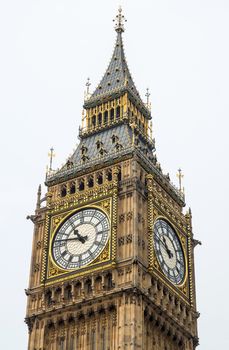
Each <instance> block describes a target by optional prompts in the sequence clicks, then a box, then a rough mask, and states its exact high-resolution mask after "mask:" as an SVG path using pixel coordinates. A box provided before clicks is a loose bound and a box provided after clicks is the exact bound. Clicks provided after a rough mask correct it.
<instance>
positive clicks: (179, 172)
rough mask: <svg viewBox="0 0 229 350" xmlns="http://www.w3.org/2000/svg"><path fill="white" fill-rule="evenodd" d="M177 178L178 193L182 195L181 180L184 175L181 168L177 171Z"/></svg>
mask: <svg viewBox="0 0 229 350" xmlns="http://www.w3.org/2000/svg"><path fill="white" fill-rule="evenodd" d="M177 177H178V180H179V191H180V192H183V193H184V187H183V189H182V178H183V177H184V175H183V174H182V171H181V168H179V169H178V173H177Z"/></svg>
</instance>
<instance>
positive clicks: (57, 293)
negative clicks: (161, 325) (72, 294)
mask: <svg viewBox="0 0 229 350" xmlns="http://www.w3.org/2000/svg"><path fill="white" fill-rule="evenodd" d="M55 301H56V302H57V303H59V302H60V301H61V288H60V287H58V288H57V289H56V291H55Z"/></svg>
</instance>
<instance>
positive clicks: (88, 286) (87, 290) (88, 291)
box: [84, 279, 92, 294]
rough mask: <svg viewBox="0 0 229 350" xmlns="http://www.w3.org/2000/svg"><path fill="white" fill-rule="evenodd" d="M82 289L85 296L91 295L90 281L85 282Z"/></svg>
mask: <svg viewBox="0 0 229 350" xmlns="http://www.w3.org/2000/svg"><path fill="white" fill-rule="evenodd" d="M84 287H85V293H86V294H91V293H92V283H91V279H88V280H87V281H86V282H85V284H84Z"/></svg>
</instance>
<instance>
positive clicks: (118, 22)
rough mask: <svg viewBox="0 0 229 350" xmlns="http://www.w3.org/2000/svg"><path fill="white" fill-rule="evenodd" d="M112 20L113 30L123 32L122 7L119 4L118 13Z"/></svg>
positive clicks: (123, 18)
mask: <svg viewBox="0 0 229 350" xmlns="http://www.w3.org/2000/svg"><path fill="white" fill-rule="evenodd" d="M113 22H115V30H116V32H117V33H123V32H124V22H126V19H125V17H124V16H123V15H122V8H121V6H119V9H118V14H117V15H116V16H115V19H113Z"/></svg>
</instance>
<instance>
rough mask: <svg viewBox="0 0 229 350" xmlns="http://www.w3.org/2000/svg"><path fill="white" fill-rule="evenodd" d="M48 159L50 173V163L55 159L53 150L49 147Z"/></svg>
mask: <svg viewBox="0 0 229 350" xmlns="http://www.w3.org/2000/svg"><path fill="white" fill-rule="evenodd" d="M48 156H49V158H50V161H49V169H48V170H49V171H52V161H53V157H55V153H54V148H53V147H51V148H50V152H49V154H48Z"/></svg>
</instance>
